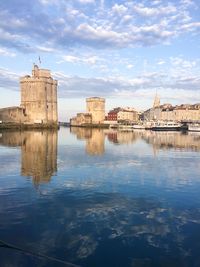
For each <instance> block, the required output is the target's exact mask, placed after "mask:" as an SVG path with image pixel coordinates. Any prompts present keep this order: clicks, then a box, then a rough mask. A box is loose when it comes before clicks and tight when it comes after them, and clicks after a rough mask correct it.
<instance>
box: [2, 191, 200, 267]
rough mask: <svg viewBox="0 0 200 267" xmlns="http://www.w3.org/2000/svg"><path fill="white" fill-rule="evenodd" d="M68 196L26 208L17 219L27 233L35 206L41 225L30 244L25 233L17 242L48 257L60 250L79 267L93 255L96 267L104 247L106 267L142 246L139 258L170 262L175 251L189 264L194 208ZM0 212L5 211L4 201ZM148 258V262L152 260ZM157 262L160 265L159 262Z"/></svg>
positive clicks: (130, 199)
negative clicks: (190, 229) (191, 222)
mask: <svg viewBox="0 0 200 267" xmlns="http://www.w3.org/2000/svg"><path fill="white" fill-rule="evenodd" d="M71 193H72V194H71ZM71 193H70V192H67V191H65V190H62V191H57V192H56V193H53V194H52V195H51V197H50V196H49V198H48V203H45V202H44V201H42V200H41V201H38V203H35V204H33V203H32V202H29V205H27V206H25V207H23V210H21V215H20V218H21V219H22V218H24V217H26V220H22V221H21V222H23V226H24V227H25V228H26V229H27V231H29V230H30V229H31V228H32V227H33V226H32V223H30V220H31V221H32V217H33V215H32V214H31V210H32V208H33V207H32V206H33V205H34V210H35V213H36V214H37V220H38V222H39V225H40V227H38V226H37V231H35V234H34V243H32V242H31V237H30V236H27V235H25V234H22V235H21V236H20V240H21V242H26V243H27V244H29V247H31V248H33V247H34V250H37V248H36V246H35V244H36V243H37V244H40V245H39V247H38V250H40V253H41V252H43V253H46V254H49V253H51V255H52V254H54V253H57V252H58V251H64V254H63V255H64V256H63V258H64V259H66V260H68V261H71V262H76V263H79V264H81V265H82V266H88V263H89V261H90V257H91V256H92V257H94V261H93V263H95V257H96V256H97V255H99V253H105V251H104V249H103V250H102V248H103V247H104V246H105V248H106V244H109V248H110V253H109V255H108V256H107V259H104V260H105V263H107V261H108V262H110V261H112V262H113V261H114V260H113V257H114V258H115V259H117V260H119V259H120V260H124V261H126V259H127V257H131V258H132V256H133V255H132V249H133V247H137V246H141V245H142V251H143V253H142V257H143V258H145V257H147V255H148V253H149V251H151V252H152V253H153V254H157V253H158V252H159V255H160V258H161V259H162V260H163V259H164V260H165V259H166V257H167V258H168V259H170V260H171V261H172V262H173V260H174V247H175V248H176V254H177V255H179V257H181V258H182V259H184V262H187V261H188V260H189V258H187V257H188V255H189V249H188V247H187V242H188V241H189V239H190V237H191V236H190V235H192V233H191V232H189V233H188V232H187V233H186V232H185V231H184V228H185V227H187V226H188V225H189V224H190V221H191V218H193V217H194V216H195V219H196V222H195V223H197V224H199V223H200V217H199V213H198V212H197V210H193V211H191V210H186V209H184V210H182V208H178V207H173V206H169V205H170V203H168V204H167V206H168V207H167V208H163V206H165V201H166V199H165V200H162V201H163V202H159V201H156V200H153V199H151V198H149V199H147V198H135V197H125V196H122V195H120V194H112V193H109V194H100V193H94V192H93V193H92V194H90V195H88V194H87V191H85V192H83V191H77V190H76V191H73V192H71ZM84 193H85V194H86V195H84ZM21 194H22V192H21V191H20V190H19V191H18V197H20V196H21V197H23V194H22V195H21ZM52 207H53V210H52ZM14 208H15V209H14V212H13V213H12V214H11V215H10V214H9V219H10V220H11V221H13V222H15V220H16V217H15V216H16V214H18V213H19V207H17V206H16V207H15V203H14ZM3 209H6V206H5V203H4V208H3ZM0 210H2V202H0ZM44 210H45V217H46V219H45V220H44V213H43V211H44ZM195 213H196V214H195ZM7 216H8V215H6V216H5V220H4V223H6V218H7ZM160 218H162V220H161V219H160ZM18 227H20V225H15V229H16V231H17V230H18ZM177 229H178V230H177ZM15 238H17V236H15ZM47 244H48V245H47ZM118 246H120V248H121V253H120V255H119V254H118V253H116V251H117V247H118ZM196 247H197V245H195V244H194V245H193V246H192V247H190V252H191V253H193V250H195V249H196ZM125 251H126V252H125ZM127 251H129V252H128V254H127ZM153 254H151V255H153ZM140 256H141V253H140V252H139V251H137V250H135V252H134V257H135V258H139V257H140ZM149 257H150V259H152V257H153V256H152V257H151V256H149ZM3 261H4V262H9V258H6V259H5V258H3ZM156 262H157V263H158V264H159V263H161V262H160V260H159V259H158V258H156ZM154 263H155V262H154Z"/></svg>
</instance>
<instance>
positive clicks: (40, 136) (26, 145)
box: [0, 130, 57, 184]
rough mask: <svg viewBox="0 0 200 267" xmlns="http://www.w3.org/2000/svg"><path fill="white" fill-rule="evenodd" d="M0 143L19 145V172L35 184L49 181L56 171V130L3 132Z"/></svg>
mask: <svg viewBox="0 0 200 267" xmlns="http://www.w3.org/2000/svg"><path fill="white" fill-rule="evenodd" d="M0 144H2V145H6V146H21V150H22V152H21V159H22V160H21V173H22V175H23V176H31V177H32V178H33V182H34V183H35V184H39V183H46V182H49V181H50V179H51V176H52V175H53V173H54V172H56V171H57V131H47V130H45V131H24V132H3V133H2V136H1V138H0Z"/></svg>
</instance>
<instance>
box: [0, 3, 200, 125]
mask: <svg viewBox="0 0 200 267" xmlns="http://www.w3.org/2000/svg"><path fill="white" fill-rule="evenodd" d="M39 57H40V59H41V64H40V63H39ZM34 63H36V64H38V65H39V67H41V68H47V69H50V70H51V72H52V76H53V78H55V79H57V80H58V84H59V86H58V111H59V120H62V121H68V120H69V118H71V117H73V116H75V115H76V113H77V112H85V111H86V103H85V98H86V97H92V96H100V97H104V98H105V99H106V111H109V110H110V109H112V108H114V107H118V106H121V107H127V106H129V107H133V108H135V109H137V110H146V109H148V108H150V107H151V106H152V104H153V100H154V97H155V94H156V93H157V94H158V95H159V96H160V98H161V103H171V104H173V105H176V104H181V103H191V104H194V103H200V1H199V0H173V1H164V0H152V1H150V0H148V1H147V0H146V1H145V0H144V1H139V0H137V1H131V0H125V1H120V0H118V1H116V0H110V1H106V0H73V1H72V0H34V1H27V0H1V1H0V108H1V107H6V106H17V105H20V87H19V77H21V76H24V75H27V74H30V73H31V70H32V67H33V64H34Z"/></svg>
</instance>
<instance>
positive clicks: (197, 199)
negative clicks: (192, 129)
mask: <svg viewBox="0 0 200 267" xmlns="http://www.w3.org/2000/svg"><path fill="white" fill-rule="evenodd" d="M0 239H1V240H3V241H5V242H8V243H11V244H13V245H15V246H18V247H20V248H23V249H26V250H29V251H32V252H34V253H40V254H45V255H48V256H51V257H55V258H58V259H61V260H63V261H67V262H70V263H73V264H76V265H80V266H83V267H129V266H130V267H175V266H177V267H179V266H181V267H198V266H200V254H199V251H200V133H199V134H198V133H196V134H195V133H187V134H182V133H179V132H151V131H134V132H133V131H128V132H127V131H120V132H117V131H114V130H99V129H93V130H91V129H83V128H72V129H71V130H70V129H68V128H61V129H60V131H59V132H54V131H25V132H14V131H12V132H7V131H3V132H1V133H0ZM0 245H1V243H0ZM0 266H2V267H4V266H9V267H10V266H30V267H32V266H48V267H49V266H50V267H51V266H58V267H59V266H61V267H62V266H64V265H63V264H62V263H58V262H54V261H52V260H48V259H45V258H38V257H34V256H33V255H28V254H26V253H23V252H20V251H17V250H14V249H10V248H5V246H2V247H0Z"/></svg>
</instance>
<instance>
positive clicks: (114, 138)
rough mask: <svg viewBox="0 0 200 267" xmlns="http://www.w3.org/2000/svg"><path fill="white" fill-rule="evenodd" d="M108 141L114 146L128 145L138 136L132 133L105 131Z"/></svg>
mask: <svg viewBox="0 0 200 267" xmlns="http://www.w3.org/2000/svg"><path fill="white" fill-rule="evenodd" d="M106 135H107V136H108V140H109V141H110V142H112V143H116V144H130V143H134V142H135V141H136V140H137V139H138V134H137V133H136V132H134V131H113V130H108V131H106Z"/></svg>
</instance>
